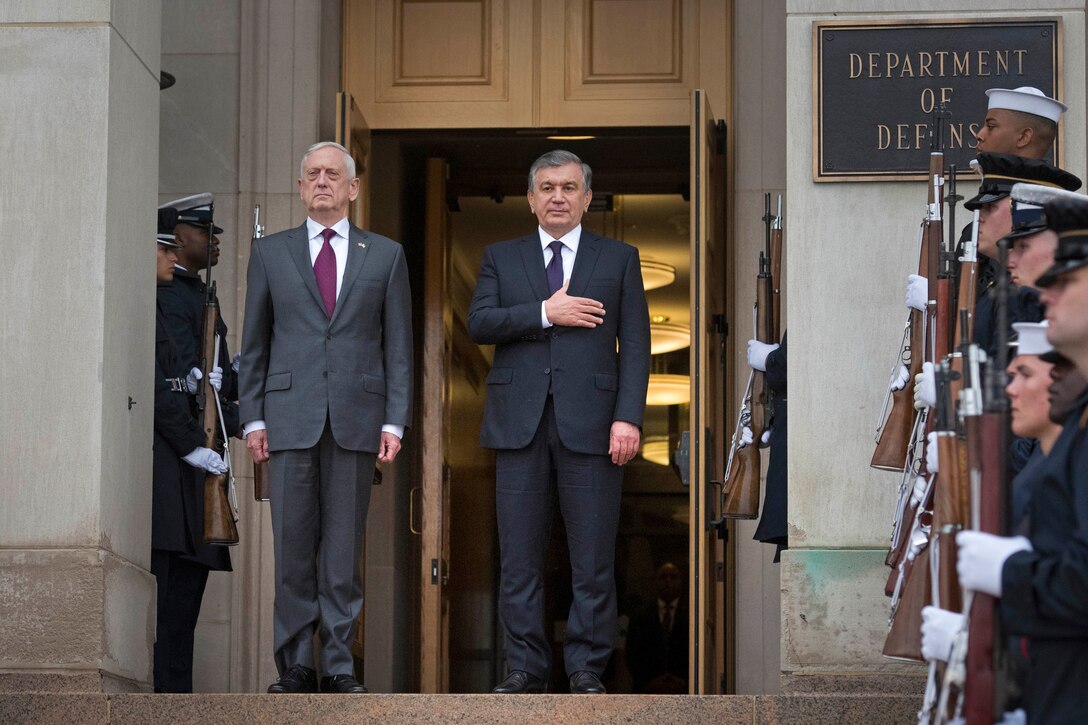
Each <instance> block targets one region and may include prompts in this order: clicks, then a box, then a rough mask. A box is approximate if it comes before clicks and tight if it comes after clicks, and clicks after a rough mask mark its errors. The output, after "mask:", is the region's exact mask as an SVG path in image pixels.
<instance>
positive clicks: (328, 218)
mask: <svg viewBox="0 0 1088 725" xmlns="http://www.w3.org/2000/svg"><path fill="white" fill-rule="evenodd" d="M301 173H302V175H301V177H300V178H299V180H298V185H299V190H300V195H301V197H302V201H303V203H304V204H305V205H306V209H307V212H308V218H307V220H306V221H305V222H304V223H303V224H302V225H301V226H299V227H296V228H295V229H289V230H287V231H284V232H280V233H278V234H273V235H271V236H268V237H264V238H262V239H260V240H258V241H256V242H254V244H253V247H252V250H251V252H250V259H249V272H248V285H249V286H248V289H247V292H246V307H245V321H244V323H243V327H242V355H241V365H240V369H239V393H240V394H239V403H240V407H241V419H242V422H243V425H244V430H245V435H246V446H247V447H248V448H249V450H250V452H251V453H252V455H253V458H254V460H255V461H257V462H262V461H265V460H268V461H270V463H269V480H270V486H271V499H270V503H271V509H272V535H273V538H274V541H275V557H276V602H275V620H274V625H273V626H274V630H273V633H274V638H275V657H276V666H277V668H278V669H279V672H280V678H279V680H278V681H277V682H275V683H273V684H272V685H271V686H270V687H269V688H268V691H269V692H272V693H294V692H316V691H317V689H318V682H317V673H316V671H315V670H316V669H317V666H320V669H321V672H322V673H323V675H324V676H323V677H322V679H321V691H322V692H340V693H353V692H366V689H365V688H364V687H363V686H362V685H361V684H360V683H358V682H357V681H356V680H355V678H354V676H353V668H352V658H351V646H350V645H351V640H352V637H353V636H354V630H355V621H356V617H357V616H358V614H359V612H360V610H361V609H362V605H363V595H362V583H361V582H360V580H359V553H360V551H359V550H360V546H361V544H362V541H363V526H364V523H365V521H366V513H367V508H368V505H369V503H370V485H371V480H372V478H373V472H374V465H375V458H376V459H377V460H380V461H383V462H389V461H392V460H393V459H394V458H395V457H396V455H397V452H398V451H399V450H400V447H401V443H400V442H401V438H402V437H403V434H404V428H405V427H406V426H407V425H408V424H409V422H410V421H409V418H410V408H411V400H412V330H411V319H412V310H411V292H410V290H409V288H408V266H407V264H406V263H405V259H404V251H403V250H402V249H401V246H400V245H399V244H397V243H396V242H394V241H393V240H391V239H387V238H385V237H382V236H379V235H377V234H374V233H373V232H367V231H363V230H362V229H359V228H357V227H355V226H353V225H352V224H351V223H350V222H349V221H348V218H347V212H348V206H349V204H350V203H351V202H352V201H353V200H354V199H355V198H356V197H357V196H358V194H359V179H358V178H357V177H356V176H355V163H354V161H353V160H352V158H351V156H350V154H348V152H347V150H346V149H345V148H344V147H343V146H340V145H339V144H334V143H330V142H323V143H319V144H315V145H314V146H311V147H310V149H309V150H308V151H307V152H306V154H305V156H303V159H302V169H301ZM315 633H319V634H320V639H321V657H320V660H321V661H320V663H315V661H314V655H313V639H314V634H315Z"/></svg>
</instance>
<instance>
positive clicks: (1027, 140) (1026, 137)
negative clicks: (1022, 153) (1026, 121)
mask: <svg viewBox="0 0 1088 725" xmlns="http://www.w3.org/2000/svg"><path fill="white" fill-rule="evenodd" d="M1034 142H1035V129H1034V128H1032V127H1031V126H1024V127H1023V128H1022V129H1020V131H1019V132H1018V133H1017V134H1016V148H1018V149H1026V148H1030V147H1031V145H1032V143H1034Z"/></svg>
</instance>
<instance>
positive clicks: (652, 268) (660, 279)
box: [641, 259, 676, 290]
mask: <svg viewBox="0 0 1088 725" xmlns="http://www.w3.org/2000/svg"><path fill="white" fill-rule="evenodd" d="M641 266H642V286H643V288H645V289H646V290H652V289H657V288H658V287H665V286H666V285H670V284H672V283H673V281H674V280H675V279H676V267H674V266H672V265H671V264H665V263H664V262H655V261H654V260H652V259H643V260H642V261H641Z"/></svg>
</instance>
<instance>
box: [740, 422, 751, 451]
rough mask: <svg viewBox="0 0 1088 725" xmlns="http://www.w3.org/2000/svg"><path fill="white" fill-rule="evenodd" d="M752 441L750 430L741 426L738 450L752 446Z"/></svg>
mask: <svg viewBox="0 0 1088 725" xmlns="http://www.w3.org/2000/svg"><path fill="white" fill-rule="evenodd" d="M752 440H753V436H752V429H751V428H749V427H748V426H743V427H742V428H741V429H740V446H739V447H740V448H746V447H748V446H750V445H752Z"/></svg>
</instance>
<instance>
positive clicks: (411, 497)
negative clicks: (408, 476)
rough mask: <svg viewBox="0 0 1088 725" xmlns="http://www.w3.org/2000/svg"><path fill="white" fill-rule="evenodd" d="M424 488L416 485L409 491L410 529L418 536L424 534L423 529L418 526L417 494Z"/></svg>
mask: <svg viewBox="0 0 1088 725" xmlns="http://www.w3.org/2000/svg"><path fill="white" fill-rule="evenodd" d="M422 491H423V488H422V487H421V486H416V487H415V488H413V489H411V490H410V491H408V530H409V531H411V532H412V533H413V534H415V535H416V536H422V535H423V530H422V529H421V528H416V494H417V493H421V492H422Z"/></svg>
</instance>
